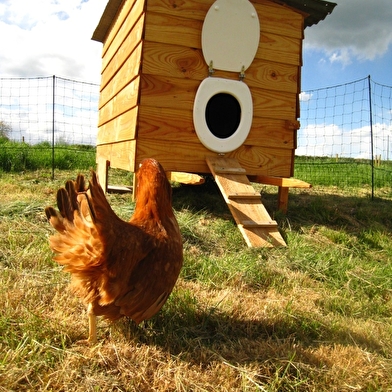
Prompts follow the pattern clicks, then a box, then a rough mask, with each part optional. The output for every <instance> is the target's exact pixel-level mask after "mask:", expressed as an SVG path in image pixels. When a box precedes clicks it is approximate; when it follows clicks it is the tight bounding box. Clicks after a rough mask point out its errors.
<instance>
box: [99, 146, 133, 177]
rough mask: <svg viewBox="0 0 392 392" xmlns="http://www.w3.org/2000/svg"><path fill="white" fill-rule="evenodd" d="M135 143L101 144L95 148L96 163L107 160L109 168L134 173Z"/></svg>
mask: <svg viewBox="0 0 392 392" xmlns="http://www.w3.org/2000/svg"><path fill="white" fill-rule="evenodd" d="M135 151H136V141H135V140H131V141H127V142H119V143H111V144H102V145H99V146H97V158H96V161H97V162H103V161H104V160H108V161H109V162H110V167H112V168H116V169H123V170H128V171H131V172H135V171H136V170H135V169H136V166H135Z"/></svg>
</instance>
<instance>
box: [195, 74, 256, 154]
mask: <svg viewBox="0 0 392 392" xmlns="http://www.w3.org/2000/svg"><path fill="white" fill-rule="evenodd" d="M220 93H223V94H229V95H231V96H233V97H234V98H235V99H236V100H237V102H238V104H239V106H240V108H241V117H240V121H239V125H238V127H237V129H236V131H235V132H234V133H233V134H232V135H231V136H229V137H226V138H220V137H217V136H215V135H214V134H213V133H212V132H211V130H210V128H209V127H208V125H207V119H206V109H207V105H208V102H209V101H210V99H211V98H212V97H214V96H215V95H217V94H220ZM252 117H253V102H252V95H251V93H250V90H249V87H248V86H247V85H246V84H245V83H244V82H241V81H239V80H231V79H223V78H213V77H210V78H207V79H204V80H203V81H202V82H201V83H200V86H199V88H198V90H197V92H196V97H195V101H194V106H193V122H194V125H195V131H196V134H197V136H198V138H199V140H200V141H201V142H202V143H203V145H204V146H205V147H207V148H208V149H209V150H211V151H214V152H218V153H226V152H230V151H233V150H235V149H237V148H238V147H240V146H241V145H242V144H243V143H244V141H245V140H246V138H247V137H248V134H249V131H250V128H251V126H252Z"/></svg>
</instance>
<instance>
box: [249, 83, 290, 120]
mask: <svg viewBox="0 0 392 392" xmlns="http://www.w3.org/2000/svg"><path fill="white" fill-rule="evenodd" d="M252 98H253V115H254V116H255V117H264V118H275V119H281V120H291V121H296V120H297V117H296V114H297V112H296V99H297V94H294V93H286V92H280V91H269V90H262V89H256V88H254V89H252Z"/></svg>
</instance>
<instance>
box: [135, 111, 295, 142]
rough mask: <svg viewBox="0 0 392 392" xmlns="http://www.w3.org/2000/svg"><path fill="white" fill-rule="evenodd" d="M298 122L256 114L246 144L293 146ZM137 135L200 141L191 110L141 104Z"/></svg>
mask: <svg viewBox="0 0 392 392" xmlns="http://www.w3.org/2000/svg"><path fill="white" fill-rule="evenodd" d="M298 128H299V123H298V121H294V122H293V121H288V120H275V119H270V118H260V117H254V118H253V124H252V128H251V130H250V132H249V135H248V137H247V139H246V140H245V142H244V144H245V145H254V146H264V147H276V148H286V149H294V148H295V145H296V133H295V131H296V130H297V129H298ZM138 138H140V139H157V140H168V141H169V140H171V141H172V142H177V141H178V140H179V139H181V142H186V143H200V141H199V139H198V137H197V134H196V132H195V130H194V125H193V114H192V112H190V111H185V110H180V109H173V108H159V107H150V106H142V107H140V109H139V120H138Z"/></svg>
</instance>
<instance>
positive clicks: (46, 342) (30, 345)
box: [0, 166, 392, 392]
mask: <svg viewBox="0 0 392 392" xmlns="http://www.w3.org/2000/svg"><path fill="white" fill-rule="evenodd" d="M87 168H88V166H86V167H85V169H83V172H84V173H85V174H88V169H87ZM77 173H78V170H74V171H59V170H57V171H56V176H55V180H54V181H50V180H49V178H50V170H49V169H43V170H38V171H25V172H23V173H12V172H11V173H5V172H2V173H1V172H0V309H1V312H0V385H1V387H0V390H5V391H12V390H18V391H30V390H40V391H66V390H73V391H143V390H146V391H151V390H153V391H271V392H272V391H352V390H358V391H389V390H391V385H392V319H391V314H392V264H391V260H392V242H391V232H392V209H391V202H392V201H391V200H390V199H387V198H376V199H374V200H370V199H369V198H366V197H362V196H358V194H359V192H358V191H357V192H355V191H353V192H352V193H350V190H345V192H342V193H337V192H336V187H333V186H330V187H323V188H321V187H317V186H316V187H315V188H313V189H311V190H306V191H301V190H292V191H291V194H290V199H289V208H288V213H287V215H283V214H282V213H280V212H277V211H276V203H277V195H276V189H275V188H272V187H263V186H260V185H255V187H256V188H257V189H261V190H262V194H263V196H262V198H263V202H264V204H265V205H266V207H267V209H268V210H269V211H270V213H271V216H272V217H273V218H274V219H276V220H277V221H278V223H279V228H280V231H281V233H282V235H283V236H284V238H285V239H286V241H287V244H288V246H287V247H286V248H272V249H270V248H268V249H250V248H248V247H246V245H245V242H244V240H243V239H242V236H241V234H240V232H239V230H238V229H237V228H236V226H235V224H234V222H233V220H232V217H231V215H230V213H229V211H228V209H227V207H226V205H225V203H224V202H223V198H222V196H221V195H220V193H219V191H218V190H217V187H216V185H215V183H214V182H213V181H212V180H210V179H208V181H207V182H206V183H205V184H204V185H202V186H194V187H192V186H180V185H175V186H174V188H173V197H174V209H175V212H176V216H177V219H178V221H179V224H180V228H181V232H182V235H183V239H184V256H185V261H184V267H183V270H182V272H181V275H180V279H179V281H178V283H177V285H176V287H175V289H174V291H173V293H172V295H171V297H170V298H169V300H168V302H167V303H166V305H165V306H164V307H163V309H162V310H161V312H160V313H159V314H158V315H156V316H155V317H154V318H153V319H152V320H150V321H148V322H145V323H143V324H142V325H141V326H139V327H136V326H134V325H133V324H132V322H130V321H128V320H126V319H124V320H122V321H119V322H117V323H115V324H113V325H110V324H108V323H106V322H104V321H100V322H99V330H98V338H99V344H98V345H97V346H95V347H85V346H80V345H78V344H77V343H76V342H77V341H79V340H81V339H84V338H86V334H87V318H86V311H85V309H84V307H83V305H82V304H81V303H80V301H79V300H78V299H77V298H75V297H74V296H72V295H71V294H70V293H69V292H68V290H67V286H68V283H69V276H68V275H67V274H65V273H63V272H62V271H61V268H60V267H59V266H57V265H56V263H54V262H53V261H52V254H51V252H50V249H49V246H48V236H49V235H50V234H51V233H52V229H51V228H50V226H49V224H48V223H47V221H46V217H45V215H44V211H43V209H44V207H45V206H46V205H48V204H54V200H55V192H56V190H57V189H58V187H59V186H61V185H62V184H63V183H64V181H65V180H66V179H68V178H73V177H75V175H76V174H77ZM109 178H110V183H113V184H130V183H131V182H132V175H130V174H127V173H123V172H121V171H116V170H113V169H111V173H110V177H109ZM113 181H114V182H113ZM108 199H109V201H110V204H111V205H112V206H113V208H114V210H115V211H116V212H117V214H118V215H119V216H121V217H122V218H123V219H128V217H129V216H130V214H131V213H132V211H133V202H132V200H131V196H130V195H129V194H123V195H118V194H109V195H108Z"/></svg>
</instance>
